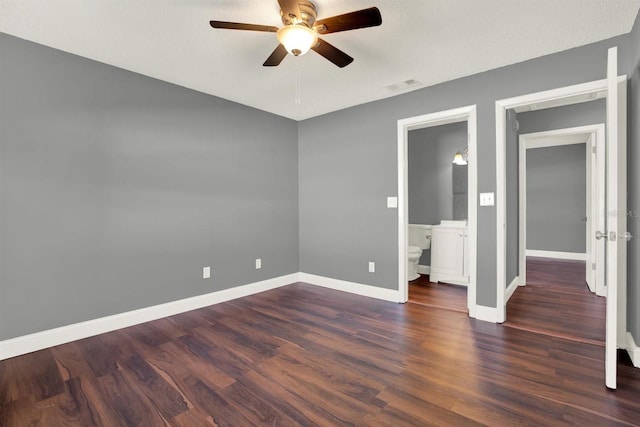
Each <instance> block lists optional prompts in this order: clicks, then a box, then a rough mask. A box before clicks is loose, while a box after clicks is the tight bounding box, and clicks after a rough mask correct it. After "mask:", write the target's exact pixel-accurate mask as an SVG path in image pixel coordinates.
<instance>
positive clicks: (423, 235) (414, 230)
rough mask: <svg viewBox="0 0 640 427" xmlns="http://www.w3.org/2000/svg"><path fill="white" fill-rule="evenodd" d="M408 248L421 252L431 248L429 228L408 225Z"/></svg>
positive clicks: (422, 225)
mask: <svg viewBox="0 0 640 427" xmlns="http://www.w3.org/2000/svg"><path fill="white" fill-rule="evenodd" d="M409 246H416V247H418V248H420V249H422V250H424V249H429V248H430V247H431V226H430V225H425V224H409Z"/></svg>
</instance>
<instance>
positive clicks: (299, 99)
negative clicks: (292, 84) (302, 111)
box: [293, 56, 302, 105]
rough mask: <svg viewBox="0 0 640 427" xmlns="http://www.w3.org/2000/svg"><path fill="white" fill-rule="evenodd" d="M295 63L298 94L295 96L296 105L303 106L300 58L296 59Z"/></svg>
mask: <svg viewBox="0 0 640 427" xmlns="http://www.w3.org/2000/svg"><path fill="white" fill-rule="evenodd" d="M293 59H294V62H295V63H296V66H295V73H296V88H295V91H296V94H295V100H294V103H295V105H300V104H302V100H301V96H300V92H301V91H300V86H301V85H300V58H299V57H297V56H296V57H294V58H293Z"/></svg>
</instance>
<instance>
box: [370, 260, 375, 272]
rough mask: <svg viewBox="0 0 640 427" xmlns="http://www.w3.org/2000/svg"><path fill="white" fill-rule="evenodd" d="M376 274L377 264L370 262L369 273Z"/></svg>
mask: <svg viewBox="0 0 640 427" xmlns="http://www.w3.org/2000/svg"><path fill="white" fill-rule="evenodd" d="M375 272H376V263H375V262H373V261H369V273H375Z"/></svg>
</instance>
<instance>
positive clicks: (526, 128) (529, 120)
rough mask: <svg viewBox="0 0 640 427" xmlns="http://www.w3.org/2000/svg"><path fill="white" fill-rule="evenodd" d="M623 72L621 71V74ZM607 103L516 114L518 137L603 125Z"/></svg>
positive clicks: (601, 101)
mask: <svg viewBox="0 0 640 427" xmlns="http://www.w3.org/2000/svg"><path fill="white" fill-rule="evenodd" d="M623 72H624V71H621V73H623ZM606 120H607V102H606V100H605V99H598V100H596V101H590V102H583V103H582V104H574V105H567V106H564V107H556V108H548V109H546V110H539V111H530V112H526V113H518V122H519V123H520V135H523V134H526V133H534V132H544V131H548V130H556V129H564V128H572V127H577V126H586V125H595V124H598V123H605V122H606Z"/></svg>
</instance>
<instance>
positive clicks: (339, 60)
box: [311, 39, 353, 68]
mask: <svg viewBox="0 0 640 427" xmlns="http://www.w3.org/2000/svg"><path fill="white" fill-rule="evenodd" d="M311 49H313V50H314V51H316V52H317V53H319V54H320V55H322V56H324V57H325V58H327V59H328V60H329V61H331V62H333V63H334V64H336V65H337V66H338V67H340V68H342V67H346V66H347V65H349V64H351V63H352V62H353V58H352V57H350V56H349V55H347V54H346V53H344V52H343V51H341V50H340V49H338V48H337V47H335V46H333V45H331V44H329V43H327V42H326V41H324V40H322V39H318V44H317V45H315V46H314V47H312V48H311Z"/></svg>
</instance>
